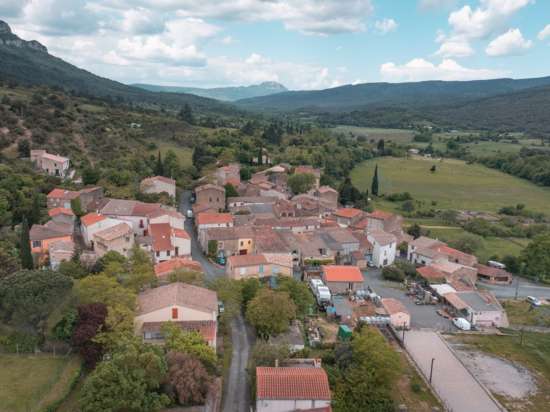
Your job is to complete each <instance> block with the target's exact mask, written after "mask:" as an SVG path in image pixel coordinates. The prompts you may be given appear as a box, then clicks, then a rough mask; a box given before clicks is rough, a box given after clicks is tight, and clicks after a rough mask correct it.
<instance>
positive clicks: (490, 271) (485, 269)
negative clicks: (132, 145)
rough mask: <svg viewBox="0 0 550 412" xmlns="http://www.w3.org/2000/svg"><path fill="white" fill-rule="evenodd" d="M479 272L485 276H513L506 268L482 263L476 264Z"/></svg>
mask: <svg viewBox="0 0 550 412" xmlns="http://www.w3.org/2000/svg"><path fill="white" fill-rule="evenodd" d="M475 268H476V269H477V273H479V274H480V275H483V276H490V277H495V278H511V277H512V274H511V273H510V272H507V271H506V270H504V269H499V268H495V267H492V266H486V265H482V264H477V265H475Z"/></svg>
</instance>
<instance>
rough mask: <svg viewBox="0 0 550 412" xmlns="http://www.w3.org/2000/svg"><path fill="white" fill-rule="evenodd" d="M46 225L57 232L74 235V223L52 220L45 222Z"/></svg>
mask: <svg viewBox="0 0 550 412" xmlns="http://www.w3.org/2000/svg"><path fill="white" fill-rule="evenodd" d="M44 226H45V227H47V228H48V229H51V230H55V231H56V232H59V233H63V234H64V235H68V236H72V235H73V232H74V224H73V223H61V222H55V221H53V220H50V221H48V222H46V223H45V224H44Z"/></svg>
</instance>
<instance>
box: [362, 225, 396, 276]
mask: <svg viewBox="0 0 550 412" xmlns="http://www.w3.org/2000/svg"><path fill="white" fill-rule="evenodd" d="M367 239H368V241H369V242H370V243H371V244H372V263H373V265H374V266H376V267H379V268H381V267H384V266H389V265H392V264H393V262H394V261H395V253H396V250H397V239H396V238H395V236H394V235H392V234H391V233H387V232H384V231H381V230H375V231H371V232H369V233H368V234H367Z"/></svg>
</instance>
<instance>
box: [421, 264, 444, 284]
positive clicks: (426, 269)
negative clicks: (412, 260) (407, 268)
mask: <svg viewBox="0 0 550 412" xmlns="http://www.w3.org/2000/svg"><path fill="white" fill-rule="evenodd" d="M416 271H417V272H418V274H419V275H420V276H422V277H423V278H424V279H426V280H428V281H440V280H442V279H445V274H444V273H443V272H442V271H440V270H438V269H436V268H434V267H432V266H422V267H420V268H418V269H416Z"/></svg>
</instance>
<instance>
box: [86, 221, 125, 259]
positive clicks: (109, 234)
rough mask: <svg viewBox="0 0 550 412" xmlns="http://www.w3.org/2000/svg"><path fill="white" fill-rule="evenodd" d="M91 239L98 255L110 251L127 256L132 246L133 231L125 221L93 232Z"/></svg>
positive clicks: (100, 255)
mask: <svg viewBox="0 0 550 412" xmlns="http://www.w3.org/2000/svg"><path fill="white" fill-rule="evenodd" d="M92 239H93V244H94V250H95V252H96V254H97V256H98V257H102V256H103V255H105V254H106V253H107V252H110V251H114V252H118V253H120V254H121V255H122V256H125V257H129V256H130V251H131V250H132V247H133V246H134V233H133V231H132V227H131V226H130V225H129V224H128V223H126V222H123V223H118V224H116V225H114V226H111V227H108V228H106V229H103V230H100V231H98V232H95V233H94V234H93V236H92Z"/></svg>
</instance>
